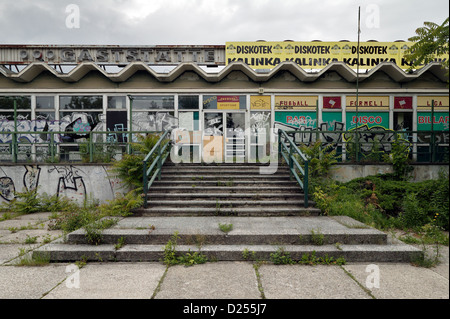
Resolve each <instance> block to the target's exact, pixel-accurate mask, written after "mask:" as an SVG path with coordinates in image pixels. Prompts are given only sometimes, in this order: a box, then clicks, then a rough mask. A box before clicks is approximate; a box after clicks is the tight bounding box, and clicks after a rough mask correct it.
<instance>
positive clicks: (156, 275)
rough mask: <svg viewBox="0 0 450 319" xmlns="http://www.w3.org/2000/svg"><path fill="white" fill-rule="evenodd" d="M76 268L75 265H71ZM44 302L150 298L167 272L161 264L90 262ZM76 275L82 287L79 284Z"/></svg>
mask: <svg viewBox="0 0 450 319" xmlns="http://www.w3.org/2000/svg"><path fill="white" fill-rule="evenodd" d="M71 266H73V265H71ZM73 269H74V270H73V271H72V272H70V276H69V277H68V279H67V281H65V282H63V283H61V284H60V285H58V286H57V287H56V288H54V289H53V290H52V291H51V292H50V293H48V294H47V295H46V296H45V297H44V299H150V298H151V297H152V295H153V293H154V291H155V289H156V288H157V286H158V283H159V281H160V279H161V277H162V276H163V274H164V272H165V271H166V266H165V265H163V264H161V263H89V264H87V265H86V266H84V267H82V268H81V269H79V273H78V274H77V275H75V273H76V271H77V270H76V268H73ZM76 276H77V277H78V279H77V280H79V281H78V283H79V284H76V281H75V280H76Z"/></svg>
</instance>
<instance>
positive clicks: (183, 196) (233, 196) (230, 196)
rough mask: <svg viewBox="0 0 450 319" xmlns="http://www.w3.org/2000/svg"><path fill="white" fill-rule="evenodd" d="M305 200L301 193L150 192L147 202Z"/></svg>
mask: <svg viewBox="0 0 450 319" xmlns="http://www.w3.org/2000/svg"><path fill="white" fill-rule="evenodd" d="M304 198H305V194H303V193H299V192H292V193H290V192H283V193H240V192H239V193H232V192H220V193H197V192H195V193H192V192H191V193H189V192H188V193H182V192H178V193H164V192H160V193H156V192H154V191H153V192H149V193H148V194H147V200H148V201H149V204H152V203H153V202H158V201H162V200H168V199H172V200H173V199H176V200H204V199H210V200H216V199H220V200H224V199H227V200H230V201H235V200H243V199H246V200H253V201H255V200H258V201H260V200H268V199H278V200H280V199H296V200H297V202H298V201H303V200H304Z"/></svg>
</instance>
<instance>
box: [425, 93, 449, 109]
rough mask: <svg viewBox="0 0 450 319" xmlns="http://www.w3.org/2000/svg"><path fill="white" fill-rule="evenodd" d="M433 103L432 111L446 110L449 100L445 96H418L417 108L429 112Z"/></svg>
mask: <svg viewBox="0 0 450 319" xmlns="http://www.w3.org/2000/svg"><path fill="white" fill-rule="evenodd" d="M433 103H434V110H435V111H437V110H444V111H446V110H448V107H449V98H448V95H445V96H442V95H441V96H429V95H427V96H418V97H417V107H418V108H420V109H422V110H427V111H428V110H431V106H432V105H433Z"/></svg>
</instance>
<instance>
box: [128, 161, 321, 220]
mask: <svg viewBox="0 0 450 319" xmlns="http://www.w3.org/2000/svg"><path fill="white" fill-rule="evenodd" d="M261 168H264V166H261V165H244V164H242V165H239V164H237V165H227V164H221V165H220V166H219V165H216V164H212V165H192V164H182V165H168V166H166V167H164V170H163V172H162V174H161V181H156V182H154V184H153V186H152V187H151V189H150V191H149V193H148V194H147V199H148V208H146V209H141V210H137V211H136V215H139V216H186V215H195V216H312V215H315V216H317V215H319V213H320V210H319V209H317V208H315V207H313V205H314V203H310V204H311V205H310V207H308V208H305V207H304V194H303V192H302V190H301V189H300V187H299V186H298V184H297V183H296V182H294V181H291V180H290V178H289V171H288V169H287V167H285V166H284V167H279V168H278V169H277V171H276V172H275V173H274V174H260V169H261Z"/></svg>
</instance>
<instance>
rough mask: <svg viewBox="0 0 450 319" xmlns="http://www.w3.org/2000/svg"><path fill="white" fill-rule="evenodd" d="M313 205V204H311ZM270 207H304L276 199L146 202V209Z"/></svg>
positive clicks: (294, 202) (302, 203)
mask: <svg viewBox="0 0 450 319" xmlns="http://www.w3.org/2000/svg"><path fill="white" fill-rule="evenodd" d="M311 204H312V205H314V203H311ZM266 206H267V207H272V208H274V209H276V208H277V207H304V202H303V201H301V200H276V199H265V200H264V199H261V198H257V197H255V198H249V199H242V198H241V199H235V200H224V199H220V200H219V199H212V200H211V199H210V200H205V199H199V198H195V199H188V200H182V199H177V200H174V199H171V200H154V201H150V202H148V207H149V208H150V207H175V208H179V209H184V208H185V207H202V208H214V209H221V208H225V207H227V208H228V207H229V208H240V207H258V208H261V207H266Z"/></svg>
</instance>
